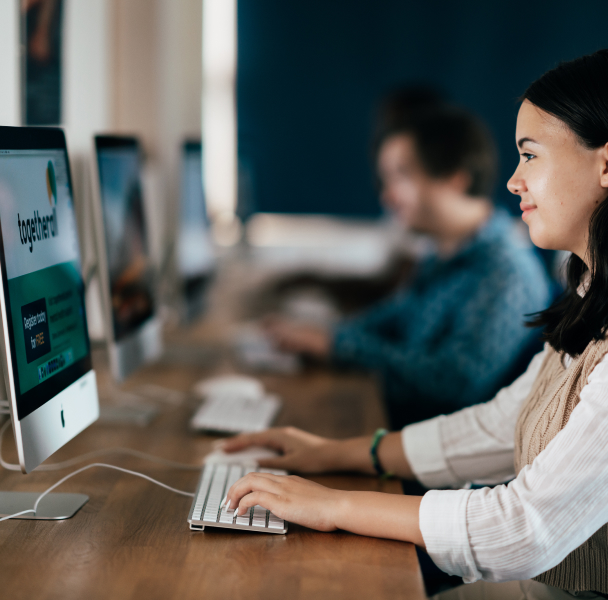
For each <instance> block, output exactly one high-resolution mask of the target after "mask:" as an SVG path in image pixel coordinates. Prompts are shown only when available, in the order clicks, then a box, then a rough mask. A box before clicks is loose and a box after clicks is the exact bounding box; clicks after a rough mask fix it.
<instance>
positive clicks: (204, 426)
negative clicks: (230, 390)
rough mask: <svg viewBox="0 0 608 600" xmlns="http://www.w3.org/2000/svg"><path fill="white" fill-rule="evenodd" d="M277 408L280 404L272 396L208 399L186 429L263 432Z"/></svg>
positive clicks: (271, 420)
mask: <svg viewBox="0 0 608 600" xmlns="http://www.w3.org/2000/svg"><path fill="white" fill-rule="evenodd" d="M280 408H281V402H280V400H279V399H278V398H277V397H276V396H268V395H267V396H261V397H260V398H247V397H243V396H240V395H217V396H210V397H208V398H207V399H206V400H205V401H204V402H203V404H202V405H201V407H200V408H199V409H198V410H197V411H196V413H195V414H194V416H193V417H192V420H191V421H190V427H192V429H195V430H199V431H219V432H223V433H252V432H255V431H263V430H264V429H268V427H270V425H272V422H273V420H274V418H275V417H276V415H277V413H278V412H279V409H280Z"/></svg>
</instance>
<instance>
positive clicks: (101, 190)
mask: <svg viewBox="0 0 608 600" xmlns="http://www.w3.org/2000/svg"><path fill="white" fill-rule="evenodd" d="M95 158H96V160H94V161H93V162H94V167H95V168H94V185H93V210H94V224H95V241H96V246H97V257H98V267H99V279H100V283H101V291H102V307H103V316H104V319H103V321H104V329H105V338H106V340H107V344H108V352H109V358H110V368H111V370H112V375H113V376H114V378H115V379H116V380H117V381H122V380H123V379H125V378H126V377H127V376H128V375H129V374H130V373H131V372H133V371H134V370H136V369H137V368H138V367H139V366H141V365H142V364H144V363H147V362H151V361H153V360H156V359H157V358H159V357H160V355H161V354H162V338H161V321H160V318H159V316H158V308H157V304H156V299H155V292H154V279H155V274H154V269H153V266H152V261H151V259H150V252H149V247H148V246H149V241H148V233H147V228H146V208H145V203H144V198H143V192H142V183H141V170H142V156H141V149H140V147H139V143H138V141H137V139H136V138H132V137H121V136H102V135H100V136H96V137H95Z"/></svg>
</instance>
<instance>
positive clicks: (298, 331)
mask: <svg viewBox="0 0 608 600" xmlns="http://www.w3.org/2000/svg"><path fill="white" fill-rule="evenodd" d="M264 329H265V331H266V333H267V334H268V336H269V337H270V339H271V340H272V341H273V343H274V344H275V345H276V346H277V347H278V348H280V349H281V350H285V351H286V352H297V353H298V354H308V355H309V356H314V357H316V358H327V357H328V356H329V352H330V347H331V338H330V335H329V333H328V332H327V331H326V330H325V329H321V328H320V327H313V326H311V325H299V324H296V323H292V322H291V321H287V320H285V319H282V318H280V317H267V318H266V319H265V320H264Z"/></svg>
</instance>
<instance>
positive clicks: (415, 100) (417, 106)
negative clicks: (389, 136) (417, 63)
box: [374, 84, 446, 138]
mask: <svg viewBox="0 0 608 600" xmlns="http://www.w3.org/2000/svg"><path fill="white" fill-rule="evenodd" d="M445 104H446V97H445V94H444V93H443V92H442V91H440V90H438V89H437V88H435V87H433V86H430V85H426V84H410V85H402V86H400V87H397V88H394V89H393V90H391V91H390V92H389V93H388V94H387V95H386V96H385V97H384V98H383V99H382V101H381V102H380V106H379V108H378V111H377V114H376V126H375V128H374V138H377V137H378V135H380V134H381V133H382V132H384V131H387V130H388V129H393V128H395V127H402V126H403V125H405V124H406V123H407V122H408V121H409V120H410V118H411V117H412V115H414V114H415V113H417V112H418V111H420V110H426V109H428V108H430V107H433V106H441V105H445Z"/></svg>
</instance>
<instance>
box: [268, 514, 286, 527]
mask: <svg viewBox="0 0 608 600" xmlns="http://www.w3.org/2000/svg"><path fill="white" fill-rule="evenodd" d="M268 529H285V521H284V520H283V519H279V517H277V516H276V515H273V514H272V513H268Z"/></svg>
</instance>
